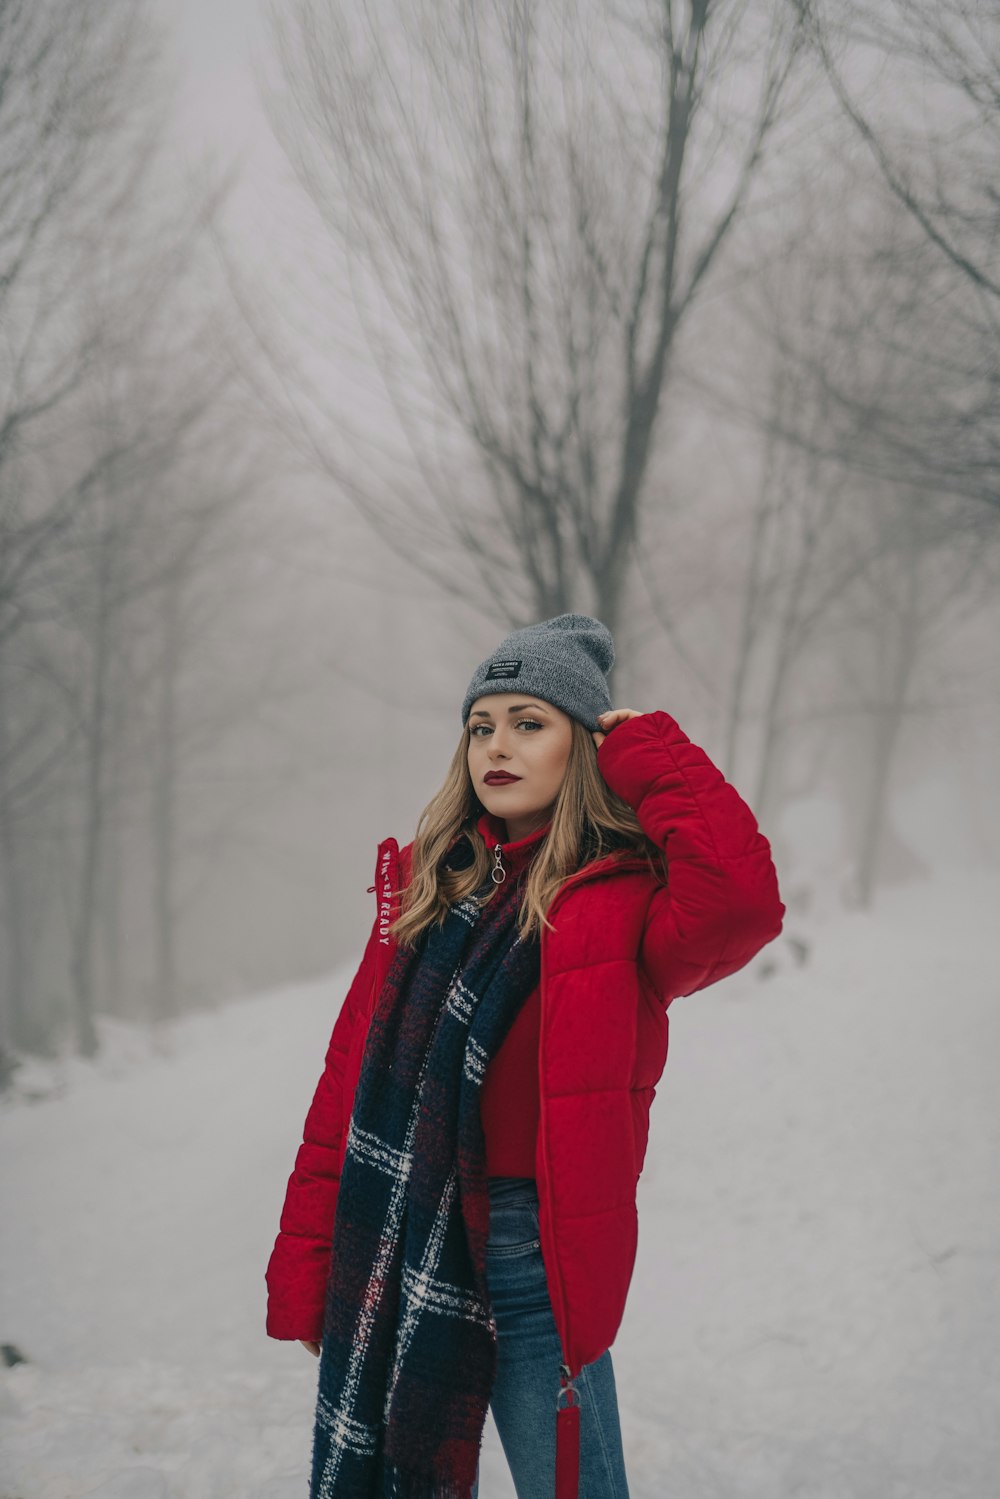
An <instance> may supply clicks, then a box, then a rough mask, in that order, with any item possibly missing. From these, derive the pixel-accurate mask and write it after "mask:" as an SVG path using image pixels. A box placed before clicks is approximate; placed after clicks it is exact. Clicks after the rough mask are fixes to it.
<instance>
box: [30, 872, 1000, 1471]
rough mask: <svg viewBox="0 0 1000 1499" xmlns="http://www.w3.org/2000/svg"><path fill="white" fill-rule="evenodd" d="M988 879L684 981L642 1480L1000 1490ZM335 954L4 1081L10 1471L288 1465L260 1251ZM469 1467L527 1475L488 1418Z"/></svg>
mask: <svg viewBox="0 0 1000 1499" xmlns="http://www.w3.org/2000/svg"><path fill="white" fill-rule="evenodd" d="M997 910H1000V877H998V876H997V875H995V874H984V873H982V872H977V873H974V874H963V875H957V874H956V875H951V876H943V875H942V876H940V877H939V878H938V879H937V880H936V881H935V883H934V884H933V885H928V886H922V887H919V888H916V887H915V888H911V889H907V890H900V891H898V892H894V893H892V894H889V895H886V896H884V897H882V899H881V901H880V906H879V911H878V913H877V916H876V917H874V918H870V917H864V916H860V915H857V914H853V915H842V916H838V917H837V918H836V919H835V920H832V921H830V922H828V923H827V924H826V925H825V926H824V927H823V928H822V929H821V932H820V934H819V941H818V945H817V947H816V948H815V949H814V952H813V956H812V959H811V962H810V964H809V966H808V967H806V968H804V969H796V968H794V967H793V966H792V965H791V963H790V959H789V955H788V949H787V948H784V947H783V945H782V943H783V939H779V942H778V943H776V944H775V945H774V948H773V949H769V950H768V953H769V954H773V956H775V957H777V958H778V959H779V960H780V962H781V965H782V969H783V971H782V972H781V973H780V974H779V975H778V976H777V977H773V978H771V979H769V980H768V981H766V982H762V981H761V980H760V978H759V977H758V976H757V974H756V971H755V968H756V965H753V966H752V967H751V969H750V970H748V971H746V972H745V973H743V974H740V975H737V976H736V977H735V978H733V979H730V980H728V981H726V982H725V983H724V984H722V985H721V986H719V987H718V988H717V989H714V990H708V991H707V992H706V993H704V994H701V995H695V996H692V997H690V998H688V999H681V1000H678V1001H676V1002H675V1004H674V1005H673V1006H672V1007H671V1011H670V1014H671V1043H670V1057H669V1060H668V1063H667V1068H666V1072H665V1074H664V1078H663V1081H662V1083H661V1085H660V1090H659V1093H658V1096H657V1099H656V1102H655V1104H654V1107H653V1128H652V1133H651V1138H650V1145H649V1153H648V1156H647V1162H646V1168H645V1171H644V1173H643V1177H642V1181H641V1183H640V1196H639V1207H640V1243H639V1255H638V1261H637V1265H636V1273H635V1279H634V1281H633V1284H632V1289H631V1292H630V1297H629V1305H628V1308H627V1311H626V1315H625V1321H624V1324H623V1326H622V1329H621V1331H620V1333H619V1335H618V1338H617V1340H616V1343H615V1347H614V1359H615V1369H616V1376H617V1380H618V1386H619V1395H620V1402H621V1407H622V1421H623V1430H624V1439H625V1450H626V1461H627V1465H628V1470H629V1475H630V1483H631V1490H632V1499H663V1496H668V1495H669V1496H670V1499H716V1496H718V1499H722V1496H725V1499H791V1496H804V1499H924V1496H926V1499H948V1496H962V1499H990V1496H991V1495H992V1494H993V1493H995V1492H996V1488H995V1484H996V1474H997V1473H998V1472H1000V1420H998V1416H1000V1297H998V1294H997V1293H998V1290H1000V1193H998V1190H997V1189H998V1186H1000V1182H998V1179H997V1177H998V1172H997V1163H998V1161H1000V1151H998V1145H1000V1109H998V1106H997V1102H996V1097H997V1092H996V1084H995V1069H996V1060H997V1057H998V1055H1000V1047H998V1043H1000V977H998V972H1000V964H998V962H997V957H996V936H995V928H996V918H995V915H994V913H995V912H996V911H997ZM796 927H797V924H796V923H793V922H791V921H789V923H788V924H787V928H786V930H788V931H790V932H791V931H793V930H795V929H796ZM762 956H764V955H762ZM347 977H349V975H345V974H343V973H342V974H339V975H336V976H334V977H333V978H331V979H330V980H328V981H325V982H323V983H321V984H314V985H310V986H303V987H298V988H293V989H287V990H284V991H281V992H278V993H271V994H267V995H262V996H259V997H257V998H254V999H251V1000H247V1001H244V1002H243V1003H241V1004H238V1005H231V1006H228V1007H227V1008H226V1009H224V1010H222V1011H220V1012H218V1013H217V1014H214V1015H210V1016H199V1017H194V1018H191V1019H189V1020H186V1021H184V1022H182V1023H181V1024H179V1025H178V1026H177V1027H176V1029H175V1031H174V1037H173V1042H172V1054H171V1055H169V1056H150V1055H149V1054H148V1049H147V1048H146V1046H145V1044H144V1043H143V1041H142V1039H141V1038H140V1037H137V1036H135V1035H134V1034H133V1033H132V1032H131V1031H130V1030H129V1029H128V1028H124V1027H114V1028H112V1030H111V1031H110V1033H109V1034H110V1043H111V1044H110V1047H109V1055H108V1056H107V1058H105V1059H103V1060H102V1061H101V1063H100V1064H99V1065H98V1066H96V1067H86V1066H83V1065H81V1064H75V1065H73V1066H71V1067H69V1068H68V1069H66V1072H65V1090H64V1093H63V1095H62V1096H58V1097H49V1098H46V1099H43V1100H40V1101H38V1102H34V1103H28V1102H23V1101H15V1102H12V1103H7V1104H5V1105H4V1107H3V1108H2V1110H0V1150H2V1173H3V1180H2V1186H0V1190H2V1200H3V1204H4V1209H3V1227H2V1240H0V1341H3V1342H9V1343H15V1344H17V1345H18V1346H19V1347H20V1348H21V1350H22V1351H23V1352H24V1353H25V1354H26V1355H27V1356H28V1358H29V1359H30V1360H31V1363H29V1364H22V1365H17V1366H15V1367H14V1368H12V1369H0V1454H2V1456H0V1499H83V1496H88V1499H293V1496H294V1499H302V1496H303V1495H304V1494H305V1492H306V1470H307V1459H308V1448H309V1440H310V1433H311V1416H312V1397H313V1392H314V1388H315V1377H316V1363H315V1360H313V1359H312V1358H311V1357H310V1356H309V1355H308V1354H307V1353H306V1352H305V1350H303V1349H302V1348H301V1347H300V1346H299V1345H298V1344H283V1343H277V1342H274V1341H273V1340H270V1339H267V1338H266V1337H265V1335H264V1332H263V1313H264V1283H263V1272H264V1266H265V1264H266V1261H267V1256H268V1254H269V1252H270V1248H271V1244H272V1242H273V1238H274V1233H275V1230H276V1226H277V1215H278V1211H279V1208H280V1204H281V1197H282V1195H283V1191H284V1184H285V1179H286V1177H287V1174H288V1171H289V1170H290V1168H291V1162H292V1158H293V1156H294V1152H295V1148H296V1145H297V1143H298V1138H299V1130H300V1128H301V1123H302V1118H303V1117H304V1113H305V1109H306V1107H307V1105H308V1102H309V1098H310V1097H311V1093H312V1089H313V1087H314V1085H315V1082H316V1078H317V1076H318V1072H319V1068H320V1066H321V1064H322V1057H323V1051H324V1049H325V1046H326V1041H327V1039H328V1035H329V1029H330V1025H331V1023H332V1019H333V1016H334V1015H335V1013H336V1009H337V1007H338V1006H339V1003H340V997H341V995H342V993H343V989H344V985H345V982H346V978H347ZM40 1075H44V1076H47V1077H51V1075H52V1073H51V1069H49V1070H48V1071H47V1072H43V1073H40ZM480 1492H481V1494H482V1495H483V1499H511V1496H512V1494H513V1489H512V1486H511V1484H510V1480H509V1477H508V1474H507V1469H506V1465H505V1462H504V1459H503V1455H502V1452H501V1451H500V1447H499V1442H498V1440H497V1437H496V1432H495V1429H494V1427H493V1425H492V1421H489V1422H488V1423H487V1431H486V1443H485V1447H484V1453H483V1466H482V1482H481V1489H480Z"/></svg>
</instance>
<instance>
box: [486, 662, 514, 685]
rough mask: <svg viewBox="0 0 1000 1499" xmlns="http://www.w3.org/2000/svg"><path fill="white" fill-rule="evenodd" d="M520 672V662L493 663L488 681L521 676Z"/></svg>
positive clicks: (487, 674) (487, 677) (487, 675)
mask: <svg viewBox="0 0 1000 1499" xmlns="http://www.w3.org/2000/svg"><path fill="white" fill-rule="evenodd" d="M520 672H521V663H520V661H491V662H490V669H489V671H488V672H487V673H486V680H487V682H489V681H492V680H493V679H495V678H496V677H516V676H519V675H520Z"/></svg>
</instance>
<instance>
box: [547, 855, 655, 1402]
mask: <svg viewBox="0 0 1000 1499" xmlns="http://www.w3.org/2000/svg"><path fill="white" fill-rule="evenodd" d="M646 868H648V865H647V863H646V861H645V859H640V858H638V857H637V858H635V859H630V860H628V861H619V862H618V863H616V864H613V865H611V866H607V864H606V861H604V860H602V861H601V863H600V864H598V865H596V866H595V867H593V868H591V869H583V870H580V871H579V873H578V874H572V875H570V876H569V878H568V879H567V880H564V881H563V883H562V885H561V886H560V887H559V890H558V891H557V892H556V895H555V897H554V898H553V900H552V902H551V904H550V905H549V909H548V911H547V912H546V916H547V917H548V918H549V919H550V920H551V918H552V913H553V911H554V910H555V908H556V906H558V904H559V902H560V901H561V900H562V898H563V896H564V895H565V894H566V892H567V891H568V890H570V889H571V888H573V887H574V886H576V885H582V884H585V883H586V881H587V880H592V879H597V878H599V877H600V876H603V875H606V874H618V873H622V874H625V873H632V872H634V871H635V870H638V869H646ZM548 935H549V933H548V928H543V930H542V938H541V975H540V977H541V987H542V996H543V997H544V995H545V991H546V987H547V986H546V965H545V956H546V949H547V946H548V943H547V941H546V938H547V937H548ZM541 1018H542V1025H541V1027H540V1033H539V1046H538V1086H539V1092H540V1093H541V1092H542V1091H543V1078H544V1071H545V1069H544V1050H545V1025H544V1014H543V1016H542V1017H541ZM539 1125H540V1133H541V1137H542V1155H543V1157H544V1158H545V1168H546V1177H547V1180H548V1181H549V1182H551V1180H552V1162H551V1157H550V1155H549V1148H548V1143H549V1142H548V1130H547V1129H546V1127H545V1111H544V1110H541V1111H540V1116H539ZM551 1221H552V1215H551V1212H550V1214H549V1222H550V1223H551ZM552 1242H553V1247H554V1245H555V1239H554V1238H553V1241H552ZM553 1268H554V1270H555V1272H556V1273H555V1281H556V1288H557V1291H558V1295H559V1306H560V1313H561V1318H562V1325H563V1328H564V1329H565V1339H566V1343H568V1342H569V1306H568V1302H567V1300H566V1284H565V1281H564V1280H563V1277H562V1272H561V1270H560V1267H559V1263H558V1255H556V1256H554V1262H553ZM561 1351H562V1356H563V1361H562V1363H561V1364H560V1375H561V1383H562V1387H563V1390H566V1389H567V1388H569V1389H570V1390H573V1391H574V1393H575V1389H574V1387H573V1384H572V1381H573V1380H574V1379H575V1377H576V1376H577V1375H578V1374H579V1373H580V1369H581V1368H582V1367H583V1366H582V1365H581V1366H580V1368H577V1369H574V1368H573V1367H572V1365H571V1364H570V1363H569V1361H568V1354H567V1352H566V1347H565V1344H564V1345H563V1347H562V1350H561ZM571 1398H572V1397H571Z"/></svg>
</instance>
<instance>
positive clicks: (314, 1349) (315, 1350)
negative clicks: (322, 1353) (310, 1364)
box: [299, 1338, 319, 1358]
mask: <svg viewBox="0 0 1000 1499" xmlns="http://www.w3.org/2000/svg"><path fill="white" fill-rule="evenodd" d="M299 1342H300V1343H301V1344H302V1346H303V1348H308V1349H309V1352H310V1353H315V1355H316V1357H317V1358H319V1344H318V1343H311V1342H309V1341H308V1340H307V1339H306V1338H299Z"/></svg>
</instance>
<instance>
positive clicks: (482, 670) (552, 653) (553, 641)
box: [462, 614, 615, 729]
mask: <svg viewBox="0 0 1000 1499" xmlns="http://www.w3.org/2000/svg"><path fill="white" fill-rule="evenodd" d="M614 661H615V647H614V643H613V641H612V639H611V631H610V630H609V629H608V627H607V626H606V625H602V624H601V621H600V620H599V619H592V618H591V616H590V615H589V614H557V615H556V617H555V618H554V619H544V620H542V622H541V624H538V625H527V626H526V627H525V628H524V629H523V630H514V631H512V633H511V634H510V635H508V636H507V637H506V638H505V639H504V640H501V642H500V644H499V645H498V646H497V648H496V650H495V651H494V652H493V654H492V655H491V656H488V657H487V658H486V660H485V661H481V662H480V663H479V665H478V666H477V667H476V669H475V671H474V672H473V674H472V681H471V682H470V683H469V686H468V689H467V690H466V694H465V701H464V702H463V703H462V723H463V725H464V724H466V723H468V721H469V710H470V709H471V707H472V705H473V703H474V702H475V701H476V698H477V697H483V696H484V695H486V694H487V693H493V692H524V693H528V694H533V695H534V696H535V697H540V698H541V699H542V700H543V701H544V702H546V703H554V704H555V706H556V707H557V708H562V710H563V712H565V713H568V714H569V715H570V717H571V718H578V719H579V720H580V722H581V723H582V724H584V725H585V726H586V727H587V728H588V729H599V728H600V724H599V722H598V715H599V714H600V713H606V712H607V711H608V709H609V708H610V707H611V696H610V694H609V692H608V680H607V673H608V672H609V671H610V670H611V668H612V666H613V665H614Z"/></svg>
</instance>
